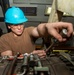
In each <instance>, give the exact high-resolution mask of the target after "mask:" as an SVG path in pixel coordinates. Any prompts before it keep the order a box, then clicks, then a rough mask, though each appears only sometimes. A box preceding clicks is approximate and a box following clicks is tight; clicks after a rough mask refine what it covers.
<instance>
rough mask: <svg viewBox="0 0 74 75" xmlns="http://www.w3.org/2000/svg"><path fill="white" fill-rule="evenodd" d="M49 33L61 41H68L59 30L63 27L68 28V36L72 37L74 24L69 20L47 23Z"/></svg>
mask: <svg viewBox="0 0 74 75" xmlns="http://www.w3.org/2000/svg"><path fill="white" fill-rule="evenodd" d="M46 27H47V30H48V33H49V34H50V35H52V36H53V37H55V38H56V39H58V40H59V41H60V42H61V41H66V40H67V39H66V38H63V37H62V36H61V35H60V33H59V31H60V30H61V29H63V28H66V29H67V31H68V33H67V37H70V36H71V35H72V34H73V25H72V24H71V23H67V22H56V23H47V24H46Z"/></svg>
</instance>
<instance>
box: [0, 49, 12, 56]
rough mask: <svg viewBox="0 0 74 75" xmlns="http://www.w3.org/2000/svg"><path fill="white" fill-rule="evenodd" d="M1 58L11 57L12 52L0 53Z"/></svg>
mask: <svg viewBox="0 0 74 75" xmlns="http://www.w3.org/2000/svg"><path fill="white" fill-rule="evenodd" d="M1 56H12V51H11V50H7V51H4V52H2V53H1Z"/></svg>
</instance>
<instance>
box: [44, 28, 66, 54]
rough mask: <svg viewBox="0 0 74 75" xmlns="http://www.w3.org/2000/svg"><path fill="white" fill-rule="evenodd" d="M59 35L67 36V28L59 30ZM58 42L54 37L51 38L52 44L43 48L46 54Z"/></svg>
mask: <svg viewBox="0 0 74 75" xmlns="http://www.w3.org/2000/svg"><path fill="white" fill-rule="evenodd" d="M60 35H61V36H62V37H63V38H67V29H63V30H62V31H60ZM59 43H60V42H59V41H58V40H57V39H55V38H52V44H51V45H50V46H49V47H48V48H47V49H46V50H45V51H46V54H48V52H51V51H52V49H53V47H54V46H55V45H56V44H59Z"/></svg>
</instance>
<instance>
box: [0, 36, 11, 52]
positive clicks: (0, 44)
mask: <svg viewBox="0 0 74 75" xmlns="http://www.w3.org/2000/svg"><path fill="white" fill-rule="evenodd" d="M6 50H11V48H10V46H9V44H8V42H7V39H6V38H5V37H0V53H1V52H4V51H6Z"/></svg>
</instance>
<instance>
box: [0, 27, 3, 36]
mask: <svg viewBox="0 0 74 75" xmlns="http://www.w3.org/2000/svg"><path fill="white" fill-rule="evenodd" d="M2 34H3V31H2V29H1V28H0V36H1V35H2Z"/></svg>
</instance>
